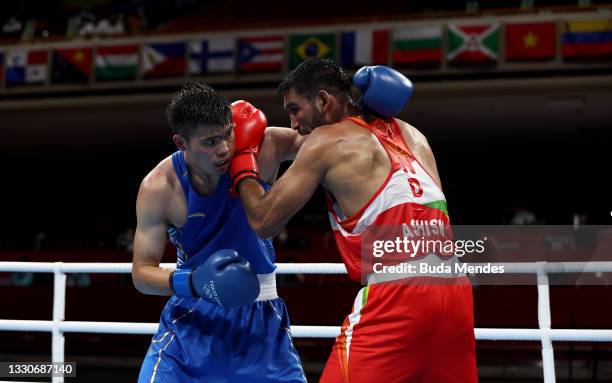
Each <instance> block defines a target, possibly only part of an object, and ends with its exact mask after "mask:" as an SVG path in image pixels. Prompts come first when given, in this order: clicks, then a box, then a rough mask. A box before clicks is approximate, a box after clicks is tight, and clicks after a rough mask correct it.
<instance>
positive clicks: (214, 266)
mask: <svg viewBox="0 0 612 383" xmlns="http://www.w3.org/2000/svg"><path fill="white" fill-rule="evenodd" d="M170 287H171V288H172V291H173V292H174V295H176V296H177V297H181V298H197V297H202V298H204V299H206V300H207V301H210V302H212V303H216V304H218V305H219V306H222V307H225V308H232V307H239V306H245V305H248V304H251V303H253V302H255V299H257V296H258V295H259V280H258V279H257V274H256V273H255V271H253V269H252V268H251V265H250V264H249V262H248V261H247V260H246V259H244V258H242V257H240V256H239V255H238V253H237V252H235V251H234V250H230V249H224V250H219V251H216V252H214V253H213V254H211V255H210V256H209V257H208V258H207V259H206V260H205V261H204V263H202V264H201V265H200V266H198V267H196V268H195V269H193V270H188V269H177V270H176V271H174V272H172V274H170Z"/></svg>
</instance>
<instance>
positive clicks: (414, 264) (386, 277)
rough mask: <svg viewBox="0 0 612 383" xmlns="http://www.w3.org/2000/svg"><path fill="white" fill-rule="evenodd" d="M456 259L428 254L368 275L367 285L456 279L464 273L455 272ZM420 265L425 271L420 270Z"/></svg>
mask: <svg viewBox="0 0 612 383" xmlns="http://www.w3.org/2000/svg"><path fill="white" fill-rule="evenodd" d="M458 263H459V261H458V259H457V257H454V256H453V257H451V258H440V257H439V256H437V255H436V254H428V255H426V256H424V257H422V258H417V259H413V260H410V261H406V262H403V263H398V264H396V265H392V266H390V267H389V268H388V269H386V271H384V272H380V273H376V272H375V273H371V274H368V278H367V279H368V285H372V284H375V283H382V282H391V281H399V280H401V279H406V278H414V277H434V278H458V277H463V276H465V274H464V273H461V272H456V267H455V265H456V264H458ZM421 265H424V266H423V268H425V267H426V270H421Z"/></svg>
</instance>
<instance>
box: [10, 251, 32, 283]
mask: <svg viewBox="0 0 612 383" xmlns="http://www.w3.org/2000/svg"><path fill="white" fill-rule="evenodd" d="M19 261H20V262H27V261H28V259H27V258H26V257H21V258H20V259H19ZM10 282H11V285H13V286H32V285H33V284H34V273H32V272H25V273H12V274H11V277H10Z"/></svg>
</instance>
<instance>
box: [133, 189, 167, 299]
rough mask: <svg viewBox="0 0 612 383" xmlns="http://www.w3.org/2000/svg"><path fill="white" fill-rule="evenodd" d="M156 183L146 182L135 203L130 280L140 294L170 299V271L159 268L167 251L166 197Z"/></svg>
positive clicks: (165, 192) (164, 192)
mask: <svg viewBox="0 0 612 383" xmlns="http://www.w3.org/2000/svg"><path fill="white" fill-rule="evenodd" d="M159 183H160V182H159V179H157V180H151V179H147V178H145V180H144V181H143V183H142V184H141V185H140V190H139V191H138V197H137V199H136V219H137V224H136V233H135V236H134V255H133V264H132V280H133V281H134V286H135V287H136V289H138V291H140V292H142V293H143V294H151V295H172V290H171V289H170V283H169V282H168V279H169V277H170V270H166V269H162V268H161V267H159V264H160V262H161V260H162V257H163V255H164V250H165V248H166V206H165V203H163V202H164V201H168V200H169V197H168V196H167V195H165V194H167V191H165V190H164V187H163V186H161V185H159Z"/></svg>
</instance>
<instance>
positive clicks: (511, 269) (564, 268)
mask: <svg viewBox="0 0 612 383" xmlns="http://www.w3.org/2000/svg"><path fill="white" fill-rule="evenodd" d="M466 264H467V265H470V266H484V265H491V266H504V274H535V273H537V272H538V271H540V270H541V271H543V272H545V273H547V274H565V273H597V272H602V273H608V272H612V262H505V263H493V262H491V263H466ZM56 265H57V266H56ZM160 266H161V267H163V268H165V269H170V270H173V269H175V268H176V264H174V263H162V264H161V265H160ZM276 266H278V268H277V269H276V272H277V273H278V274H346V267H345V266H344V264H342V263H278V264H276ZM56 267H59V271H61V272H64V273H106V274H115V273H130V272H131V271H132V263H127V262H125V263H88V262H69V263H63V262H0V272H5V271H7V272H11V271H12V272H32V273H53V272H54V271H55V269H56Z"/></svg>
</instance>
